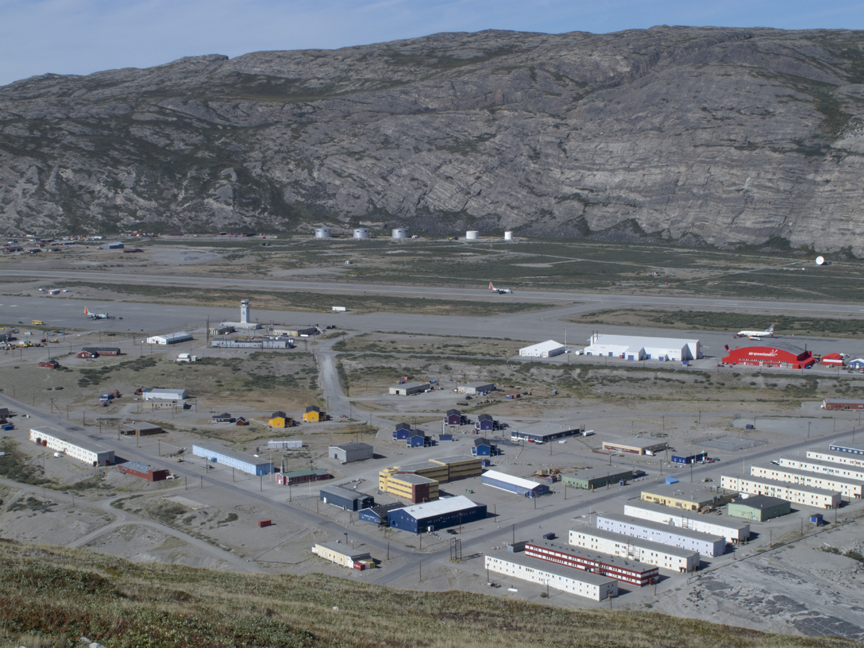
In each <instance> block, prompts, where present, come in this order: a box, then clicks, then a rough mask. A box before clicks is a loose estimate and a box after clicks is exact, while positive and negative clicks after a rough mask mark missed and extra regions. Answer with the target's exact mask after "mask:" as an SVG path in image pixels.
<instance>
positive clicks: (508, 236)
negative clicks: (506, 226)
mask: <svg viewBox="0 0 864 648" xmlns="http://www.w3.org/2000/svg"><path fill="white" fill-rule="evenodd" d="M504 240H505V241H512V240H513V232H504Z"/></svg>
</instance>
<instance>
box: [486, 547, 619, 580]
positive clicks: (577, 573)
mask: <svg viewBox="0 0 864 648" xmlns="http://www.w3.org/2000/svg"><path fill="white" fill-rule="evenodd" d="M486 555H487V556H490V557H492V558H497V559H498V560H501V561H503V562H509V563H513V564H514V565H521V566H522V567H530V568H531V569H536V570H537V571H540V572H546V573H548V574H554V575H555V576H563V577H564V578H569V579H571V580H574V581H579V582H582V583H588V584H589V585H596V586H598V587H599V586H602V585H606V584H608V583H616V582H617V581H616V580H615V579H614V578H610V577H609V576H600V575H599V574H592V573H591V572H587V571H582V570H581V569H574V568H573V567H565V566H564V565H559V564H558V563H554V562H549V561H548V560H540V558H529V557H528V556H523V555H521V554H519V553H515V552H510V551H496V552H494V553H488V554H486Z"/></svg>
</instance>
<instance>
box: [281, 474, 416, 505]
mask: <svg viewBox="0 0 864 648" xmlns="http://www.w3.org/2000/svg"><path fill="white" fill-rule="evenodd" d="M285 474H286V475H287V474H288V473H285ZM321 492H322V493H325V494H326V493H331V494H333V495H338V496H339V497H345V498H347V499H351V500H353V499H363V498H364V497H369V495H367V494H366V493H358V492H357V491H355V490H353V489H351V488H345V487H344V486H324V487H322V488H321ZM400 506H402V505H401V504H400Z"/></svg>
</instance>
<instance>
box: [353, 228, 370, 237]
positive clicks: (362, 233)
mask: <svg viewBox="0 0 864 648" xmlns="http://www.w3.org/2000/svg"><path fill="white" fill-rule="evenodd" d="M354 238H355V239H368V238H369V230H368V229H366V228H365V227H358V228H357V229H355V230H354Z"/></svg>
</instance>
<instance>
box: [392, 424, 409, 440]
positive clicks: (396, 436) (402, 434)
mask: <svg viewBox="0 0 864 648" xmlns="http://www.w3.org/2000/svg"><path fill="white" fill-rule="evenodd" d="M410 436H411V426H410V425H408V424H407V423H399V424H398V425H397V426H396V429H395V430H393V440H394V441H402V440H405V439H407V438H408V437H410Z"/></svg>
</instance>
